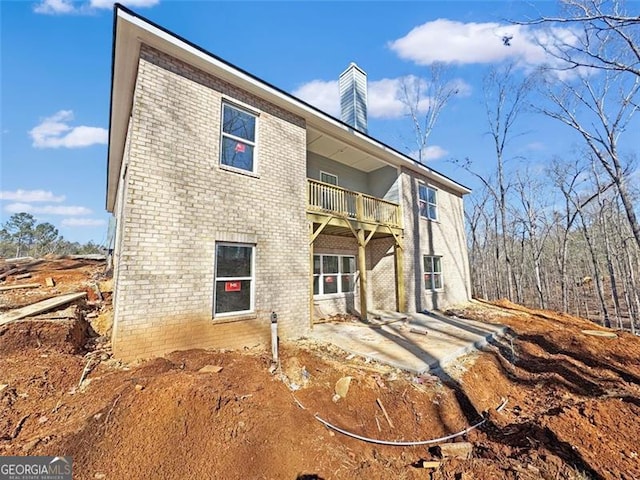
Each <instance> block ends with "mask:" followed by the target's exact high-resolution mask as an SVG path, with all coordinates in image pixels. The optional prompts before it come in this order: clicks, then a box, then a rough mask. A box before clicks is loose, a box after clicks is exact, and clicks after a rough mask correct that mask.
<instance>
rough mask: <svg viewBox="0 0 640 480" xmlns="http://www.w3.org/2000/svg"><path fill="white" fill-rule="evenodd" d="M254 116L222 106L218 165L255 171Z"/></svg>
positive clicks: (231, 107)
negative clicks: (220, 146) (220, 145)
mask: <svg viewBox="0 0 640 480" xmlns="http://www.w3.org/2000/svg"><path fill="white" fill-rule="evenodd" d="M255 142H256V116H255V115H254V114H252V113H249V112H248V111H246V110H242V109H240V108H238V107H234V106H232V105H229V104H228V103H223V104H222V148H221V155H220V163H221V164H222V165H226V166H228V167H233V168H237V169H240V170H246V171H248V172H254V171H255V159H254V154H255V148H256V143H255Z"/></svg>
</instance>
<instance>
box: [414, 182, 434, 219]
mask: <svg viewBox="0 0 640 480" xmlns="http://www.w3.org/2000/svg"><path fill="white" fill-rule="evenodd" d="M418 196H419V198H418V205H419V207H420V216H421V217H424V218H428V219H429V220H438V191H437V190H436V189H435V188H432V187H428V186H427V185H425V184H423V183H420V184H419V185H418Z"/></svg>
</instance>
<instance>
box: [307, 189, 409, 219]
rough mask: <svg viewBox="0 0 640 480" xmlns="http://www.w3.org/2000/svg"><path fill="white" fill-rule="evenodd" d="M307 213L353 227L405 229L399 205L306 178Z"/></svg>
mask: <svg viewBox="0 0 640 480" xmlns="http://www.w3.org/2000/svg"><path fill="white" fill-rule="evenodd" d="M307 191H308V195H307V211H308V212H309V213H310V214H318V215H325V216H329V217H334V218H335V219H337V220H342V221H344V222H347V221H349V222H350V223H351V224H354V223H356V224H359V225H360V226H363V227H364V228H365V229H366V230H371V228H367V227H366V226H367V225H370V226H375V225H381V226H386V227H389V228H390V229H394V230H401V229H402V222H401V218H402V217H401V214H400V206H399V205H397V204H395V203H392V202H388V201H386V200H383V199H381V198H376V197H372V196H370V195H367V194H364V193H359V192H353V191H351V190H346V189H344V188H341V187H337V186H335V185H331V184H328V183H323V182H319V181H317V180H312V179H307Z"/></svg>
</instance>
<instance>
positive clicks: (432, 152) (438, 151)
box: [408, 145, 449, 162]
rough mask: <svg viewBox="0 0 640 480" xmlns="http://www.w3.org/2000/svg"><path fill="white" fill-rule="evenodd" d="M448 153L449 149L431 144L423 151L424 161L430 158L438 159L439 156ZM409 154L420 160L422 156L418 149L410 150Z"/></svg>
mask: <svg viewBox="0 0 640 480" xmlns="http://www.w3.org/2000/svg"><path fill="white" fill-rule="evenodd" d="M448 153H449V152H448V151H447V150H445V149H444V148H442V147H441V146H439V145H429V146H427V147H425V148H424V150H423V151H422V161H423V162H424V161H429V160H438V159H439V158H442V157H444V156H445V155H447V154H448ZM408 156H409V157H411V158H413V159H415V160H418V159H419V158H420V155H418V151H417V150H415V151H413V152H410V153H409V154H408Z"/></svg>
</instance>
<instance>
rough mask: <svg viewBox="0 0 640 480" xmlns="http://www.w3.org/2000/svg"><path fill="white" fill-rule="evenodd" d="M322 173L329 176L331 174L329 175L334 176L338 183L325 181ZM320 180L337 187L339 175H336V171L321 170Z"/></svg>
mask: <svg viewBox="0 0 640 480" xmlns="http://www.w3.org/2000/svg"><path fill="white" fill-rule="evenodd" d="M322 175H327V176H329V177H333V178H335V179H336V183H331V182H325V181H324V180H323V179H322ZM320 181H321V182H322V183H326V184H328V185H333V186H334V187H337V186H338V175H336V174H335V173H331V172H325V171H324V170H320Z"/></svg>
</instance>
